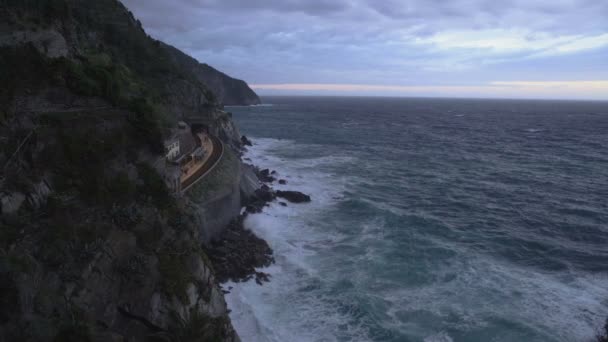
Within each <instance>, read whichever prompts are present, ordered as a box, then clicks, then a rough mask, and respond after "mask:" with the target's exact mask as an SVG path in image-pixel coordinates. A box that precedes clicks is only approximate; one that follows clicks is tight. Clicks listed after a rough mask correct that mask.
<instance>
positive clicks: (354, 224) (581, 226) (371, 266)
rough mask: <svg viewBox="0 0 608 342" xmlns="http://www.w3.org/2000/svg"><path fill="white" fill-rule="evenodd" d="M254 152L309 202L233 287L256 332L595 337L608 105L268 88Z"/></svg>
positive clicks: (301, 337) (265, 226) (243, 321)
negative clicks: (256, 268) (262, 271)
mask: <svg viewBox="0 0 608 342" xmlns="http://www.w3.org/2000/svg"><path fill="white" fill-rule="evenodd" d="M264 100H265V102H266V103H268V104H272V105H271V106H260V107H233V108H229V110H230V111H232V112H233V113H234V118H235V119H236V121H237V124H238V125H239V127H240V129H241V130H242V133H243V134H246V135H248V136H250V137H251V138H253V140H254V143H256V145H255V146H254V147H253V148H252V149H251V151H250V153H249V154H248V155H247V156H248V157H249V158H251V159H253V160H254V162H255V163H257V164H259V166H261V167H270V168H273V169H276V170H277V171H279V172H280V174H281V176H282V177H284V178H286V179H287V180H288V182H289V184H288V185H287V186H284V187H285V188H287V189H298V190H302V191H305V192H309V193H311V195H312V196H313V203H311V204H310V205H301V206H295V205H293V206H289V207H288V208H283V207H281V206H279V205H278V204H275V205H273V206H272V207H271V208H269V209H268V210H266V212H264V213H263V214H261V215H256V216H252V217H250V218H249V219H248V222H247V225H248V227H249V228H251V229H253V230H255V231H256V232H257V233H258V234H260V235H262V236H263V237H264V238H266V239H267V240H268V241H269V242H270V243H271V245H272V246H273V248H274V249H275V252H276V254H277V264H276V265H275V266H272V267H271V268H270V269H269V270H268V271H269V272H270V273H271V274H272V275H273V281H272V282H271V283H270V284H269V285H265V286H264V287H259V286H258V285H256V284H255V283H252V284H239V285H237V286H236V287H235V289H234V291H233V292H232V293H231V294H230V295H229V297H228V301H229V305H230V306H231V309H233V314H232V318H233V320H234V321H235V323H236V326H237V330H238V331H239V333H240V334H241V337H242V338H243V340H244V341H586V340H590V338H591V337H592V336H593V334H594V333H595V329H597V328H599V326H600V325H601V323H602V321H603V319H605V318H606V316H608V103H606V102H604V103H601V102H563V101H553V102H550V101H512V100H504V101H497V100H447V99H445V100H441V99H389V98H375V99H373V98H311V97H308V98H307V97H302V98H285V97H278V98H265V99H264Z"/></svg>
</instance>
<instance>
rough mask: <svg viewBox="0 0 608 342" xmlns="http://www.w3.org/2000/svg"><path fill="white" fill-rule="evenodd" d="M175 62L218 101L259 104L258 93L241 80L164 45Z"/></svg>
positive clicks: (234, 103)
mask: <svg viewBox="0 0 608 342" xmlns="http://www.w3.org/2000/svg"><path fill="white" fill-rule="evenodd" d="M165 47H166V48H167V51H169V54H171V56H172V57H173V58H174V59H175V61H176V62H177V63H179V64H180V65H183V66H184V67H185V68H187V70H189V72H190V73H191V74H192V75H194V76H195V77H196V78H197V80H199V81H200V82H201V83H202V84H204V85H205V86H206V87H207V88H209V89H210V90H211V91H212V92H213V93H214V94H215V96H217V99H218V101H219V102H220V103H222V104H224V105H227V106H234V105H257V104H260V103H261V101H260V98H259V97H258V95H257V94H256V93H255V92H254V91H253V90H251V88H249V86H248V85H247V83H245V81H242V80H237V79H234V78H232V77H230V76H228V75H226V74H224V73H223V72H221V71H218V70H216V69H215V68H213V67H212V66H209V65H207V64H202V63H199V62H198V61H197V60H196V59H194V58H192V57H190V56H188V55H186V54H185V53H183V52H181V51H180V50H178V49H176V48H174V47H172V46H169V45H165Z"/></svg>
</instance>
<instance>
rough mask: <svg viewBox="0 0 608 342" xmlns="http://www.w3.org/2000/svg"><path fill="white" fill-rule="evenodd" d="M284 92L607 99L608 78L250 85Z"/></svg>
mask: <svg viewBox="0 0 608 342" xmlns="http://www.w3.org/2000/svg"><path fill="white" fill-rule="evenodd" d="M250 87H251V88H252V89H254V90H256V91H259V92H262V93H267V95H273V94H268V92H275V94H277V93H278V94H277V95H280V94H285V95H299V94H302V95H329V96H333V95H347V96H383V97H394V96H396V97H445V98H497V99H498V98H507V99H572V100H599V101H602V100H608V80H596V81H493V82H488V83H486V84H483V85H377V84H346V83H345V84H340V83H275V84H251V85H250Z"/></svg>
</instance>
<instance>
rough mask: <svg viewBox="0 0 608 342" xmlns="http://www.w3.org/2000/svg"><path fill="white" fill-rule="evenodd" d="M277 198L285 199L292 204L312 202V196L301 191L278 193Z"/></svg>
mask: <svg viewBox="0 0 608 342" xmlns="http://www.w3.org/2000/svg"><path fill="white" fill-rule="evenodd" d="M276 196H277V197H281V198H284V199H286V200H288V201H289V202H291V203H308V202H310V201H311V198H310V196H308V195H306V194H303V193H301V192H299V191H280V190H279V191H277V192H276Z"/></svg>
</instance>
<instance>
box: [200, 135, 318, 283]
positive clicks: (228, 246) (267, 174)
mask: <svg viewBox="0 0 608 342" xmlns="http://www.w3.org/2000/svg"><path fill="white" fill-rule="evenodd" d="M241 141H242V142H243V152H246V146H252V145H253V144H252V142H251V140H249V139H248V138H247V137H245V136H243V137H242V139H241ZM251 167H252V169H253V170H254V173H255V175H256V177H257V179H258V182H259V185H260V186H259V188H258V189H256V190H255V192H254V194H253V195H252V196H250V197H249V198H246V199H244V201H243V206H244V209H245V210H244V211H243V213H242V214H241V215H239V216H238V217H237V218H235V219H234V220H232V222H230V224H228V226H227V227H226V228H225V229H224V230H223V232H222V233H221V234H220V235H219V236H218V237H216V238H214V239H212V240H211V241H210V243H209V244H208V245H207V246H205V247H206V250H207V254H208V256H209V259H210V260H211V263H212V265H213V268H214V271H215V276H216V277H217V279H218V281H219V282H220V283H226V282H228V281H233V282H245V281H249V280H251V279H255V281H256V283H257V284H258V285H262V284H263V283H264V282H268V281H270V275H269V274H266V273H264V272H260V271H257V268H264V267H268V266H270V265H272V264H273V263H274V256H273V250H272V248H271V247H270V246H269V245H268V243H267V242H266V240H264V239H262V238H260V237H258V236H257V235H256V234H255V233H254V232H252V231H251V230H248V229H247V228H245V227H244V221H245V219H246V218H247V216H248V215H251V214H259V213H261V212H262V211H263V209H264V208H265V207H266V206H268V205H269V203H271V202H273V201H275V200H277V199H279V198H281V199H284V200H286V201H288V202H290V203H296V204H298V203H307V202H310V201H311V200H312V199H311V197H310V196H309V195H306V194H303V193H301V192H298V191H281V190H274V189H273V188H272V183H273V182H275V181H277V182H278V183H279V184H282V185H284V184H287V181H286V180H283V179H277V176H278V173H277V172H276V171H271V170H269V169H259V168H258V167H256V166H253V165H251ZM279 204H280V205H282V206H287V203H285V202H283V201H280V202H279Z"/></svg>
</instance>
